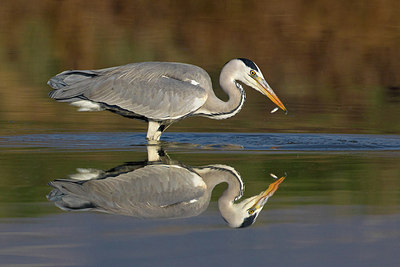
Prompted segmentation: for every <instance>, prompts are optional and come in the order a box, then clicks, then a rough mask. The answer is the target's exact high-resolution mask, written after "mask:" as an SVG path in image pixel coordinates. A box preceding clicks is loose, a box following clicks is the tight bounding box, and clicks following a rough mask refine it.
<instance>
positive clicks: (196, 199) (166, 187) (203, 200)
mask: <svg viewBox="0 0 400 267" xmlns="http://www.w3.org/2000/svg"><path fill="white" fill-rule="evenodd" d="M150 154H151V153H149V155H150ZM152 154H153V155H154V153H153V152H152ZM78 171H79V172H78V173H77V174H75V175H72V176H71V177H70V178H68V179H57V180H54V181H52V182H50V183H49V184H50V185H51V186H52V187H53V188H54V189H53V190H52V191H51V192H50V193H49V194H48V196H47V198H48V199H49V200H50V201H52V202H54V203H55V204H56V205H57V206H58V207H59V208H61V209H63V210H83V211H88V210H92V211H100V212H106V213H111V214H120V215H128V216H133V217H138V218H184V217H192V216H197V215H199V214H201V213H202V212H204V211H205V210H206V209H207V207H208V205H209V202H210V199H211V193H212V191H213V189H214V187H215V186H216V185H218V184H220V183H227V184H228V188H227V189H226V190H225V191H224V192H223V194H222V196H220V198H219V200H218V207H219V209H220V212H221V215H222V217H223V218H224V219H225V221H227V222H228V224H229V225H230V226H232V227H244V226H249V225H251V224H252V223H254V221H255V219H256V218H257V215H258V214H259V212H260V211H261V210H262V208H263V206H264V204H265V203H266V201H267V199H268V198H269V197H270V196H272V194H273V193H274V192H275V191H276V189H277V188H278V185H279V183H280V182H279V183H278V184H277V185H275V186H274V187H273V188H272V189H271V188H269V189H267V191H265V192H262V193H261V194H260V195H256V196H253V197H250V198H247V199H244V200H242V201H241V202H239V203H235V201H237V200H239V199H240V198H241V197H242V195H243V192H244V184H243V181H242V179H241V177H240V175H239V173H238V172H237V171H236V170H235V169H233V168H232V167H230V166H227V165H209V166H203V167H187V166H183V165H181V164H178V163H173V164H172V163H163V162H161V161H157V162H142V163H127V164H124V165H122V166H118V167H116V168H113V169H111V170H109V171H100V170H94V169H78ZM270 187H271V185H270ZM250 210H251V211H252V212H251V213H250V212H249V211H250ZM247 218H250V219H247Z"/></svg>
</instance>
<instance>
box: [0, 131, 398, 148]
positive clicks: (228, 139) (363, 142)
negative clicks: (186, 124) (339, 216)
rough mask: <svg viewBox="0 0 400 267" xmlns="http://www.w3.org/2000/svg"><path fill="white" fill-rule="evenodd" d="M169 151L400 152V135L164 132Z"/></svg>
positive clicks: (126, 138)
mask: <svg viewBox="0 0 400 267" xmlns="http://www.w3.org/2000/svg"><path fill="white" fill-rule="evenodd" d="M162 141H163V142H164V145H165V146H166V147H167V148H168V149H176V148H178V149H179V148H181V149H229V150H263V151H265V150H271V151H280V150H283V151H294V150H296V151H382V150H400V136H398V135H357V134H290V133H289V134H288V133H285V134H280V133H268V134H261V133H256V134H253V133H165V134H163V136H162ZM145 144H146V140H145V134H144V133H81V134H76V133H62V134H31V135H16V136H0V147H4V148H7V147H14V148H18V147H24V148H43V149H44V148H54V149H57V148H58V149H61V148H62V149H83V150H85V149H100V150H101V149H105V150H107V149H114V150H132V149H134V148H135V147H140V146H144V145H145Z"/></svg>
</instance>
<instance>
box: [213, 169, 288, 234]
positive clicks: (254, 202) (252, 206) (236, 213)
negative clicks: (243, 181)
mask: <svg viewBox="0 0 400 267" xmlns="http://www.w3.org/2000/svg"><path fill="white" fill-rule="evenodd" d="M284 179H285V177H281V178H279V179H278V180H276V181H275V182H274V183H272V184H270V185H269V187H268V188H267V190H265V191H263V192H261V193H260V194H258V195H256V196H253V197H249V198H246V199H244V200H242V201H241V202H240V203H237V204H232V206H231V208H230V209H225V210H224V212H222V210H221V208H220V210H221V214H222V216H223V218H224V220H225V221H226V222H227V223H228V224H229V226H231V227H234V228H243V227H247V226H250V225H252V224H253V223H254V222H255V221H256V219H257V217H258V214H260V212H261V210H262V209H263V207H264V205H265V204H266V203H267V201H268V199H269V198H270V197H271V196H272V195H273V194H274V193H275V191H276V190H278V187H279V185H280V184H281V183H282V182H283V180H284Z"/></svg>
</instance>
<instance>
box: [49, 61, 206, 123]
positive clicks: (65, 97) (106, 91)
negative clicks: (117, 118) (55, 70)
mask: <svg viewBox="0 0 400 267" xmlns="http://www.w3.org/2000/svg"><path fill="white" fill-rule="evenodd" d="M193 81H196V83H198V85H196V83H193ZM49 85H50V86H52V87H53V88H54V89H55V90H53V91H52V92H50V97H52V98H54V99H56V100H58V101H66V102H73V101H77V100H81V99H86V100H90V101H93V102H97V103H102V104H105V105H106V106H114V107H119V108H121V109H124V110H127V111H130V112H133V113H135V114H138V115H141V116H145V117H147V118H149V119H152V120H158V121H160V120H170V119H179V118H181V117H185V116H187V115H189V114H191V113H193V112H194V111H196V110H197V109H199V108H200V107H201V106H202V105H203V104H204V102H205V101H206V99H207V90H206V89H205V88H207V87H210V88H211V80H210V77H209V76H208V74H207V73H206V72H205V71H204V70H203V69H201V68H199V67H196V66H193V65H188V64H182V63H165V62H146V63H136V64H129V65H125V66H119V67H114V68H108V69H103V70H96V71H66V72H62V73H60V74H59V75H57V76H55V77H53V78H52V79H50V81H49Z"/></svg>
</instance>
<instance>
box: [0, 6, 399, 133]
mask: <svg viewBox="0 0 400 267" xmlns="http://www.w3.org/2000/svg"><path fill="white" fill-rule="evenodd" d="M399 10H400V2H399V1H398V0H355V1H344V0H337V1H328V0H318V1H304V0H287V1H280V0H271V1H252V0H247V1H238V0H234V1H210V0H204V1H200V0H199V1H144V0H141V1H140V0H136V1H128V0H118V1H111V0H98V1H75V0H69V1H53V0H36V1H22V0H3V1H2V2H1V6H0V134H6V135H9V134H20V133H38V132H41V133H42V132H63V131H143V130H145V129H146V125H145V124H144V123H141V122H138V121H134V120H128V119H126V118H122V117H119V116H117V115H114V114H111V113H108V112H98V113H78V112H76V109H75V108H73V107H71V106H69V105H66V104H62V103H56V102H55V101H53V100H51V99H49V98H48V97H47V93H48V92H49V90H50V88H49V87H48V86H47V84H46V82H47V80H48V79H49V78H50V77H52V76H54V75H55V74H57V73H59V72H61V71H63V70H66V69H97V68H104V67H110V66H115V65H121V64H126V63H131V62H140V61H178V62H186V63H192V64H195V65H199V66H201V67H203V68H204V69H205V70H206V71H208V73H209V74H210V75H211V78H212V80H213V83H214V87H215V88H216V89H215V90H216V91H217V94H218V95H219V96H220V97H221V98H223V99H226V96H224V95H223V93H222V92H221V90H220V89H219V85H218V75H219V71H220V69H221V67H222V66H223V64H224V63H225V62H227V61H228V60H230V59H232V58H236V57H247V58H250V59H252V60H253V61H255V62H256V63H257V65H258V66H259V67H260V68H261V70H262V71H263V73H264V76H265V77H266V79H267V81H268V82H269V83H270V85H271V86H272V87H273V88H274V90H275V92H276V93H277V94H278V96H279V97H280V98H281V100H282V101H283V102H284V104H285V106H286V107H287V108H288V110H289V114H288V115H287V116H285V115H284V114H283V113H281V112H277V113H275V114H270V110H271V109H272V108H273V104H272V103H271V102H270V101H269V100H267V99H266V98H264V97H260V95H259V94H258V93H257V92H253V90H250V89H249V88H247V90H246V92H247V96H248V97H247V101H246V104H245V105H244V108H243V110H242V111H241V112H240V113H239V114H238V115H236V116H235V117H233V118H231V119H229V120H224V121H214V120H209V119H206V118H190V119H186V120H184V121H182V122H179V123H176V124H175V125H173V126H172V127H171V128H170V129H169V131H204V132H209V131H233V132H329V133H374V134H379V133H385V134H388V133H389V134H398V133H400V120H399V117H400V105H399V104H400V74H399V73H400V71H399V70H400V16H399Z"/></svg>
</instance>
